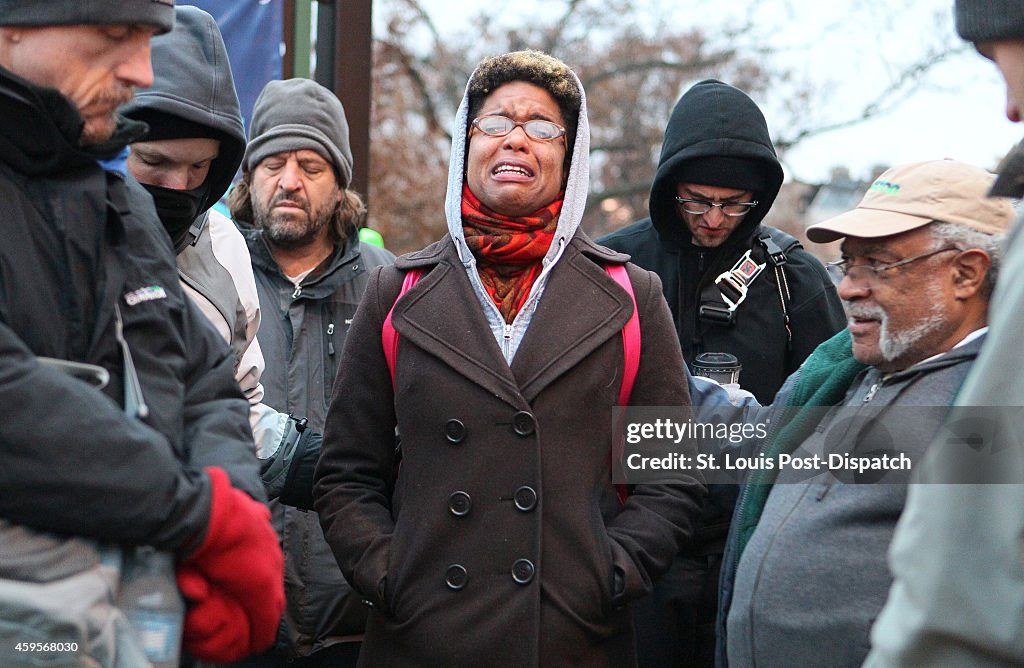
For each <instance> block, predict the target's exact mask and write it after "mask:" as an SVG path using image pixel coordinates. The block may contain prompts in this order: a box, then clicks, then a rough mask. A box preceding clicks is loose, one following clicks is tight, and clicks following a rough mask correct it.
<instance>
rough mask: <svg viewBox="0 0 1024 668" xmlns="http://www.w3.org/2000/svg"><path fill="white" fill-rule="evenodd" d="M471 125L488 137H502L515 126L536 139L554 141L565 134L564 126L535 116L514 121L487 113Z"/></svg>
mask: <svg viewBox="0 0 1024 668" xmlns="http://www.w3.org/2000/svg"><path fill="white" fill-rule="evenodd" d="M472 125H473V127H474V128H476V129H477V130H479V131H480V132H482V133H484V134H485V135H487V136H488V137H504V136H505V135H507V134H508V133H510V132H512V131H513V130H515V129H516V128H517V127H521V128H523V131H524V132H526V136H527V137H529V138H530V139H536V140H537V141H554V140H556V139H558V138H559V137H564V136H565V128H563V127H562V126H561V125H559V124H557V123H552V122H551V121H544V120H541V119H539V118H535V119H533V120H530V121H523V122H519V121H514V120H512V119H511V118H509V117H508V116H500V115H498V114H488V115H487V116H480V117H478V118H476V119H475V120H474V121H473V124H472Z"/></svg>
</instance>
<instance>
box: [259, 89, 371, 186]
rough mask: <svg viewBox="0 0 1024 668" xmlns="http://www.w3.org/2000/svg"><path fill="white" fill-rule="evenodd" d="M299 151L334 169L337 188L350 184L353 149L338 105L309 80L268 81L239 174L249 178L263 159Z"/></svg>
mask: <svg viewBox="0 0 1024 668" xmlns="http://www.w3.org/2000/svg"><path fill="white" fill-rule="evenodd" d="M300 149H309V150H311V151H316V152H317V153H319V154H320V155H321V156H322V157H323V158H324V160H327V161H329V162H330V163H331V164H333V165H334V169H335V171H336V172H337V174H338V179H339V182H340V183H339V185H340V186H342V187H344V188H347V187H348V184H349V183H351V182H352V148H351V147H350V146H349V143H348V121H347V120H346V119H345V108H344V107H343V106H342V105H341V100H339V99H338V98H337V97H336V96H335V95H334V93H332V92H331V91H329V90H328V89H326V88H324V87H323V86H321V85H320V84H318V83H317V82H315V81H313V80H311V79H286V80H285V81H271V82H270V83H268V84H267V85H266V86H265V87H264V88H263V92H261V93H260V96H259V98H257V99H256V104H255V106H254V107H253V110H252V127H251V129H250V131H249V146H248V147H246V149H245V158H244V159H243V160H242V169H244V170H245V171H246V172H251V171H252V169H253V167H255V166H256V165H258V164H259V163H260V162H261V161H262V160H263V159H264V158H266V157H267V156H270V155H274V154H275V153H284V152H286V151H297V150H300Z"/></svg>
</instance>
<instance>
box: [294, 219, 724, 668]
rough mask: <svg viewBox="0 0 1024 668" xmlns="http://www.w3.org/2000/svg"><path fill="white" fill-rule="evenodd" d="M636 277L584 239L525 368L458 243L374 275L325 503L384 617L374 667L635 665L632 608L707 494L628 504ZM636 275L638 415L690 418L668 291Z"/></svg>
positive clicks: (334, 544) (344, 392) (579, 237)
mask: <svg viewBox="0 0 1024 668" xmlns="http://www.w3.org/2000/svg"><path fill="white" fill-rule="evenodd" d="M625 260H626V256H624V255H621V254H618V253H614V252H612V251H609V250H608V249H605V248H603V247H601V246H597V245H595V244H593V243H592V242H591V241H590V240H589V239H587V237H586V236H585V235H584V234H582V233H580V232H577V234H576V236H575V237H574V238H573V239H572V241H571V243H570V244H569V246H568V247H567V249H566V251H565V253H564V255H563V256H562V257H561V259H560V260H559V261H558V264H557V265H556V266H555V268H554V269H553V271H552V273H551V276H550V279H549V281H548V283H547V285H546V287H545V291H544V295H543V298H542V299H541V302H540V305H539V307H538V309H537V311H536V312H535V314H534V316H533V319H532V321H531V323H530V326H529V329H528V330H527V332H526V335H525V337H524V339H523V341H522V344H521V345H520V347H519V350H518V352H517V354H516V356H515V358H514V360H513V363H512V365H511V369H510V368H509V366H508V364H506V362H505V360H504V358H503V357H502V355H501V352H500V350H499V348H498V344H497V342H496V341H495V339H494V336H493V335H492V334H491V330H490V328H489V327H488V325H487V322H486V320H485V317H484V314H483V311H482V309H481V307H480V304H479V302H478V301H477V298H476V296H475V295H474V293H473V291H472V288H471V286H470V283H469V279H468V277H467V276H466V272H465V269H464V268H463V266H462V264H461V263H460V261H459V259H458V256H457V253H456V251H455V247H454V244H453V243H452V241H451V239H450V238H445V239H444V240H442V241H439V242H437V243H435V244H433V245H432V246H429V247H427V248H425V249H424V250H422V251H419V252H417V253H413V254H410V255H408V256H405V257H403V258H399V260H398V261H397V263H396V264H395V266H394V267H381V268H378V270H377V271H376V272H375V273H373V275H372V276H371V278H370V281H369V285H368V287H367V290H366V294H365V297H364V299H363V301H362V303H361V305H360V306H359V309H358V311H357V313H356V315H355V319H354V320H353V322H352V327H351V330H350V332H349V335H348V340H347V342H346V344H345V352H344V355H343V356H342V360H343V363H342V366H341V369H340V371H339V375H338V379H337V382H336V384H335V389H334V396H333V399H332V402H331V407H330V410H329V414H328V417H327V426H326V433H325V439H324V447H323V455H322V457H321V459H320V463H319V465H318V468H317V472H316V483H315V485H316V486H315V490H314V495H315V498H316V509H317V511H318V512H319V514H320V521H321V523H322V525H323V528H324V533H325V535H326V537H327V541H328V543H329V544H330V546H331V548H332V550H333V551H334V554H335V556H336V558H337V560H338V562H339V564H340V565H341V569H342V571H343V572H344V573H345V576H346V578H347V579H348V580H349V582H351V583H352V585H353V586H354V587H355V589H356V590H357V591H358V592H359V593H361V594H362V595H363V596H364V597H365V599H366V600H367V602H368V603H370V604H371V605H372V606H373V607H372V610H371V614H370V619H369V624H368V627H367V632H366V639H365V642H364V644H363V648H362V655H361V657H360V665H365V666H442V665H443V666H481V665H487V666H492V667H493V666H517V667H518V666H616V667H619V666H629V665H634V664H635V662H636V659H635V650H634V638H633V633H632V619H631V614H630V610H629V606H628V605H627V604H628V603H629V602H630V601H632V600H635V599H636V598H638V597H640V596H642V595H644V594H645V593H647V592H648V591H649V590H650V588H651V583H652V580H653V579H655V578H657V577H658V576H659V575H660V574H661V573H662V572H664V571H665V570H666V569H667V568H668V566H669V564H670V563H671V561H672V557H673V556H674V555H675V554H676V553H677V552H678V550H679V548H680V547H681V545H682V544H683V543H684V541H686V540H687V539H689V538H690V537H691V536H692V534H693V527H694V522H695V521H696V519H697V517H698V516H699V512H700V505H701V501H702V498H703V495H704V491H705V490H704V485H703V483H702V481H700V480H697V479H693V480H692V481H690V482H687V483H680V484H673V485H638V486H636V487H635V488H634V489H633V490H632V494H631V496H630V497H629V500H628V501H627V502H626V503H625V505H622V506H620V505H619V503H618V501H617V500H616V498H615V491H614V488H613V486H612V485H611V482H610V477H609V448H610V444H611V422H612V407H613V405H614V404H615V403H616V400H617V395H618V391H619V385H620V380H621V375H622V369H623V345H622V334H621V333H622V327H623V325H624V324H625V323H626V321H627V319H628V318H629V316H630V314H631V313H632V311H633V305H632V302H631V301H630V298H629V295H628V294H626V292H625V291H623V290H622V288H621V287H619V286H618V285H617V284H616V283H615V282H614V281H613V280H612V279H611V278H610V277H609V276H608V275H607V273H606V272H605V271H604V268H603V266H604V264H605V263H609V262H613V263H622V262H624V261H625ZM413 267H419V268H422V269H423V270H424V274H423V276H422V278H421V279H420V280H419V282H418V283H417V284H416V285H415V286H414V287H413V288H412V289H411V290H410V291H409V292H408V293H407V294H406V295H404V296H403V297H402V299H401V300H400V301H399V303H398V304H397V305H396V306H395V310H394V314H393V316H392V320H393V323H394V327H395V329H396V330H397V331H398V333H399V335H400V343H399V348H398V355H397V360H398V361H397V364H396V374H395V381H394V383H395V384H394V388H395V390H394V392H393V390H392V380H391V378H390V376H389V372H388V368H387V365H386V362H385V358H384V354H383V351H382V348H381V326H382V323H383V320H384V318H385V316H386V315H387V313H388V310H389V309H390V308H391V306H392V304H394V303H395V299H396V296H397V294H398V292H399V288H400V285H401V282H402V278H403V274H404V272H405V271H406V270H408V269H410V268H413ZM627 269H628V273H629V277H630V279H631V281H632V284H633V290H634V293H635V296H636V300H637V304H638V310H639V313H640V325H641V332H642V334H641V340H642V354H641V360H640V368H639V371H638V374H637V378H636V383H635V386H634V389H633V394H632V401H631V403H632V404H633V405H648V406H656V405H668V406H676V405H686V404H689V394H688V391H687V385H686V381H685V376H684V371H683V360H682V357H681V354H680V351H679V342H678V339H677V338H676V335H675V330H674V328H673V324H672V319H671V315H670V314H669V310H668V307H667V305H666V304H665V300H664V298H663V296H662V291H661V285H660V282H659V280H658V278H657V276H656V275H655V274H653V273H651V272H648V271H644V270H642V269H639V268H638V267H635V266H633V265H627ZM396 424H397V426H398V429H399V432H400V433H401V453H402V455H401V466H400V469H398V476H397V483H394V491H393V495H392V481H393V480H394V468H393V467H394V466H395V459H396V458H395V433H394V430H395V425H396ZM687 454H690V455H692V454H693V453H687ZM616 571H618V575H619V577H616Z"/></svg>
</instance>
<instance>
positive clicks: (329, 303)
mask: <svg viewBox="0 0 1024 668" xmlns="http://www.w3.org/2000/svg"><path fill="white" fill-rule="evenodd" d="M250 128H251V129H250V133H249V145H248V146H247V147H246V150H245V157H244V158H243V159H242V180H241V181H240V182H238V183H237V184H236V185H235V187H234V189H233V190H232V191H231V195H230V197H229V200H228V204H229V206H230V208H231V217H232V218H233V219H234V221H235V223H237V224H238V225H239V226H240V227H241V228H242V231H243V233H244V235H245V237H246V241H247V242H248V246H249V255H250V256H251V258H252V268H253V274H254V275H255V277H256V290H257V293H258V294H259V301H260V311H261V313H262V314H263V316H262V320H261V322H260V329H259V334H258V338H259V344H260V348H261V349H262V351H263V358H264V361H265V363H266V368H265V370H264V372H263V376H262V381H263V388H264V395H263V401H264V403H265V404H266V405H267V406H272V407H274V408H276V409H278V410H282V411H284V410H287V411H289V412H291V413H294V414H296V415H304V416H306V418H307V420H308V423H307V424H308V429H309V430H310V431H316V432H320V433H322V432H323V429H324V426H325V423H326V419H327V415H326V413H327V401H326V400H327V399H328V398H329V397H330V396H331V385H332V383H333V382H334V376H335V373H336V371H337V368H338V365H339V363H340V359H341V357H342V355H343V352H342V351H343V350H344V347H345V340H346V337H347V336H348V329H349V325H350V324H351V322H352V316H353V315H354V313H355V309H356V305H357V304H358V303H359V301H360V299H361V298H362V296H363V291H364V290H365V288H366V284H367V282H368V281H369V277H370V275H371V273H372V272H373V271H374V269H375V268H376V267H378V266H380V265H386V264H391V263H392V262H393V261H394V256H393V255H392V254H391V253H389V252H388V251H386V250H384V249H383V248H378V247H376V246H372V245H370V244H363V243H360V239H359V235H358V234H357V230H358V229H359V228H360V227H361V226H362V225H363V221H364V219H365V216H366V207H365V206H364V205H363V202H362V199H361V198H360V196H359V194H358V193H356V192H355V191H353V190H351V189H350V188H349V187H348V186H349V185H350V184H351V182H352V167H353V165H352V150H351V148H350V147H349V133H348V122H347V121H346V119H345V109H344V108H343V107H342V104H341V102H340V101H339V100H338V98H337V97H335V95H334V93H332V92H331V91H330V90H328V89H326V88H324V87H323V86H321V85H320V84H318V83H316V82H315V81H311V80H309V79H288V80H286V81H271V82H270V83H268V84H267V85H266V87H265V88H264V89H263V92H261V93H260V96H259V98H258V99H257V100H256V105H255V107H254V108H253V115H252V123H251V126H250ZM349 390H350V391H353V392H358V391H359V388H349V389H348V390H346V391H349ZM304 422H305V421H304ZM300 468H302V467H300ZM306 473H307V472H306V471H305V470H303V471H301V472H299V473H297V474H296V476H294V477H295V478H296V480H293V475H292V472H289V474H288V479H287V481H286V484H287V485H288V486H293V484H294V488H295V489H300V488H304V489H307V490H308V489H312V467H309V469H308V476H307V475H306ZM271 507H272V509H273V517H274V526H275V528H276V529H277V530H278V532H279V533H280V535H281V544H282V546H283V548H284V553H285V572H286V573H287V574H288V577H287V578H286V580H285V594H286V597H287V607H286V610H285V614H284V619H283V620H282V624H281V632H280V633H279V635H278V643H277V646H276V647H275V648H274V649H273V650H271V651H269V652H266V653H264V654H263V655H260V656H258V657H254V658H252V659H250V660H248V661H246V662H244V663H240V664H237V666H236V668H256V667H258V668H268V667H270V666H274V667H280V668H289V667H291V668H294V667H295V666H331V667H332V668H348V667H349V666H353V667H354V666H355V665H356V660H357V658H358V654H359V645H360V642H359V641H360V640H361V638H362V635H363V633H364V632H365V630H366V610H367V608H366V606H365V605H364V604H363V602H362V598H361V597H360V596H359V595H358V594H356V593H355V591H353V589H352V587H350V586H349V584H348V583H347V582H346V581H345V578H344V576H343V575H342V573H341V569H340V568H339V567H338V564H337V562H336V561H335V560H334V556H333V554H332V553H331V549H330V547H328V545H327V542H326V540H325V539H324V534H323V530H322V529H321V528H320V522H319V518H318V516H317V514H316V513H313V512H305V511H301V510H299V509H297V508H293V507H289V506H284V505H280V504H278V502H277V501H273V502H271Z"/></svg>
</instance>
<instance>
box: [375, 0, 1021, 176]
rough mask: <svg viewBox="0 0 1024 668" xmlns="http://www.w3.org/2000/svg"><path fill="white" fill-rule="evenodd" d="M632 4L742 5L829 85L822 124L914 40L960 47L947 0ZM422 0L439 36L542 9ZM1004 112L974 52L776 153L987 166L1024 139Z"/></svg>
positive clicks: (809, 172) (866, 92)
mask: <svg viewBox="0 0 1024 668" xmlns="http://www.w3.org/2000/svg"><path fill="white" fill-rule="evenodd" d="M639 1H640V2H646V3H647V4H648V5H649V6H650V7H651V10H650V11H651V14H652V21H653V20H656V19H657V18H660V17H661V16H662V15H663V13H664V12H666V11H667V12H670V13H671V20H673V21H674V22H675V24H676V25H679V26H686V25H687V24H693V25H700V24H699V23H698V22H699V21H705V23H708V22H710V21H711V20H714V21H715V22H716V25H721V24H722V22H723V21H724V22H726V23H728V21H730V20H740V18H739V17H737V18H734V19H730V18H729V17H728V13H729V12H730V11H732V12H737V11H739V9H740V8H745V9H743V11H744V12H745V13H744V14H743V17H744V18H751V19H753V20H754V21H755V22H756V23H757V25H764V26H766V27H767V26H772V28H771V29H770V30H768V29H766V30H765V34H764V35H763V39H764V40H765V41H771V42H772V43H773V44H776V45H779V46H780V47H782V48H783V50H784V51H785V55H783V56H782V58H784V59H786V60H785V62H787V63H788V64H790V65H791V66H793V67H795V69H796V70H797V72H798V74H799V75H800V76H802V77H805V78H807V79H810V80H811V81H814V82H820V85H821V86H822V87H824V88H826V89H827V90H829V92H830V94H829V95H828V96H827V98H826V99H827V100H828V102H827V107H828V108H822V109H815V110H813V113H814V114H815V115H816V116H817V117H820V118H825V119H840V118H844V117H845V116H846V115H848V113H847V112H848V111H849V110H852V109H859V108H860V106H861V105H863V103H864V102H865V101H867V100H869V99H870V98H871V96H872V94H873V92H874V91H877V90H880V89H881V88H883V87H884V85H885V83H886V82H887V81H888V80H891V78H892V76H894V72H896V71H899V70H900V68H901V66H903V65H905V64H906V63H907V62H910V61H912V60H913V57H914V55H915V54H916V53H918V52H919V51H920V50H921V48H923V45H925V44H932V43H935V42H936V40H940V41H941V40H945V41H946V42H947V43H949V44H951V45H954V46H955V45H959V44H961V42H960V41H959V39H958V38H957V37H956V36H955V32H954V27H953V11H952V4H953V3H952V0H903V2H901V3H898V5H894V4H893V3H891V2H888V1H883V0H832V1H830V2H822V1H821V0H762V1H761V2H742V1H739V0H737V1H735V2H723V1H722V0H718V1H717V2H707V1H706V0H701V1H699V2H698V1H695V0H694V1H690V2H686V1H675V2H668V3H666V2H663V1H662V0H639ZM422 2H423V6H424V7H425V8H426V10H427V11H428V12H429V13H430V15H431V16H432V18H433V20H434V22H435V24H436V26H437V28H438V30H439V32H440V33H441V34H442V35H445V34H455V33H456V32H463V31H465V30H466V29H467V26H468V18H469V17H470V16H471V15H475V14H477V13H479V11H480V9H481V8H482V7H500V9H499V10H497V12H496V14H497V15H498V16H499V17H500V20H503V21H505V22H507V23H508V24H509V25H510V26H514V25H516V24H517V23H522V22H525V21H528V20H530V19H529V17H532V16H536V13H535V12H537V11H538V10H539V8H540V7H542V6H543V4H544V3H543V2H538V0H517V2H515V3H507V2H499V3H497V4H493V0H491V1H490V2H487V3H486V4H485V3H484V2H481V0H422ZM659 6H661V7H663V8H664V7H668V8H670V9H658V7H659ZM709 8H713V10H714V12H715V14H714V19H709V18H708V16H709V15H708V13H707V12H708V9H709ZM375 14H376V18H378V19H379V18H381V15H382V12H381V11H380V10H379V9H376V8H375ZM936 16H937V17H938V21H939V24H938V25H937V24H936V23H935V19H934V17H936ZM758 39H762V36H758ZM758 102H759V103H760V104H762V106H763V108H764V110H765V112H766V116H767V117H768V123H769V128H770V129H771V130H772V133H773V135H776V136H777V135H779V134H780V132H779V129H778V128H776V127H775V125H777V124H778V123H779V122H781V121H780V119H781V118H782V116H781V113H779V112H776V111H773V109H772V101H771V100H758ZM1004 108H1005V89H1004V88H1003V83H1002V79H1001V78H1000V76H999V74H998V72H997V70H996V69H995V66H994V65H993V64H992V63H990V62H988V61H987V60H985V59H983V58H981V57H980V56H978V55H977V54H976V53H974V52H973V50H971V51H968V52H965V53H963V54H961V55H959V56H956V57H954V58H953V59H952V60H950V61H949V62H945V63H943V64H941V65H939V66H937V67H936V68H935V69H934V70H933V71H932V72H931V74H930V76H929V77H928V79H927V81H926V83H925V84H924V85H923V86H922V87H921V88H920V90H918V91H917V92H915V93H913V94H912V95H910V96H909V97H907V98H906V100H905V101H903V102H902V103H900V104H899V105H898V106H897V107H896V108H895V109H894V110H892V111H891V112H890V113H887V114H885V115H883V116H880V117H878V118H875V119H873V120H871V121H869V122H865V123H862V124H860V125H857V126H855V127H851V128H848V129H843V130H837V131H834V132H829V133H827V134H823V135H820V136H818V137H816V138H813V139H810V140H807V141H806V142H804V143H803V144H801V145H799V146H798V147H796V148H794V149H793V150H791V151H790V152H789V153H788V155H787V156H786V159H785V166H786V168H787V175H788V176H789V177H790V178H797V179H800V180H804V181H820V180H824V179H826V178H827V177H828V175H829V172H830V171H831V169H832V167H834V166H845V167H847V168H849V169H850V171H851V172H852V173H853V174H854V176H867V174H868V173H869V172H870V170H871V168H872V167H873V166H874V165H877V164H899V163H905V162H912V161H917V160H928V159H935V158H944V157H952V158H957V159H959V160H964V161H966V162H971V163H974V164H977V165H980V166H982V167H986V168H993V167H995V165H996V163H997V161H998V160H999V158H1001V157H1002V156H1003V155H1004V154H1005V153H1006V151H1007V150H1008V149H1009V148H1010V147H1011V146H1012V145H1013V144H1014V143H1015V142H1016V141H1018V140H1019V139H1020V138H1021V137H1024V126H1020V125H1015V124H1013V123H1010V122H1009V121H1008V120H1007V119H1006V117H1005V114H1004ZM666 120H667V119H666Z"/></svg>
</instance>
